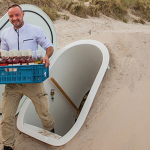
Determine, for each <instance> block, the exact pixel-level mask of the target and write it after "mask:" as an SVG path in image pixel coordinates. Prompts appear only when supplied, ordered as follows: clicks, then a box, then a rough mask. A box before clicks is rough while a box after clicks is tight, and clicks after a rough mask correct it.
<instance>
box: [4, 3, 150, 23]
mask: <svg viewBox="0 0 150 150" xmlns="http://www.w3.org/2000/svg"><path fill="white" fill-rule="evenodd" d="M2 2H4V3H6V2H9V4H10V3H17V4H33V5H36V6H38V7H40V8H41V9H42V10H43V11H45V12H46V13H47V14H48V16H49V17H50V18H51V19H52V20H53V21H54V20H56V19H58V18H59V17H60V15H59V13H58V12H59V11H61V10H63V9H65V10H68V11H69V12H70V13H72V14H73V15H76V16H79V17H82V18H86V17H87V16H88V15H89V16H92V17H99V16H100V14H104V15H106V16H108V17H112V18H114V19H119V20H122V21H124V22H128V17H127V16H128V11H129V10H130V12H131V13H132V14H133V15H135V16H138V17H139V19H138V20H134V22H140V23H143V24H144V23H145V21H149V22H150V0H2ZM85 3H88V6H87V5H85ZM64 18H66V17H64ZM67 18H68V17H67Z"/></svg>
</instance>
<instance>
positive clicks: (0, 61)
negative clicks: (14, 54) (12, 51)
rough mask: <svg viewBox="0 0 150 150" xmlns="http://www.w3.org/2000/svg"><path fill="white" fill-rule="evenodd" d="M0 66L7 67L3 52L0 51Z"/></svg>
mask: <svg viewBox="0 0 150 150" xmlns="http://www.w3.org/2000/svg"><path fill="white" fill-rule="evenodd" d="M0 66H7V62H6V59H5V50H2V51H1V56H0Z"/></svg>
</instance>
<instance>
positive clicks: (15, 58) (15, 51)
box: [13, 50, 20, 71]
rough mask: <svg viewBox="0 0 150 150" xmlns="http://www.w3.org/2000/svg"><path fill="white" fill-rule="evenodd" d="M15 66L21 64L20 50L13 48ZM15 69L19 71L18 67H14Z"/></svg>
mask: <svg viewBox="0 0 150 150" xmlns="http://www.w3.org/2000/svg"><path fill="white" fill-rule="evenodd" d="M13 54H14V55H13V56H14V58H13V66H18V65H20V59H19V58H18V50H13ZM13 71H17V68H13Z"/></svg>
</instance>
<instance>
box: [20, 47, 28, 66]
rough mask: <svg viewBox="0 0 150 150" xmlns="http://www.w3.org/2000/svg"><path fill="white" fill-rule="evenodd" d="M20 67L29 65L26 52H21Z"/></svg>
mask: <svg viewBox="0 0 150 150" xmlns="http://www.w3.org/2000/svg"><path fill="white" fill-rule="evenodd" d="M20 65H27V62H26V57H25V51H24V50H21V59H20Z"/></svg>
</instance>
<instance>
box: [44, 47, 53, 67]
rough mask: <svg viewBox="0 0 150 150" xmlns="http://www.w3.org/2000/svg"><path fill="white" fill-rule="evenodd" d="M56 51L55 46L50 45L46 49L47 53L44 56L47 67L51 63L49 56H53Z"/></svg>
mask: <svg viewBox="0 0 150 150" xmlns="http://www.w3.org/2000/svg"><path fill="white" fill-rule="evenodd" d="M53 52H54V49H53V47H48V48H47V50H46V55H45V56H44V57H43V63H44V64H45V68H46V67H48V66H49V65H50V61H49V58H50V57H51V56H52V54H53Z"/></svg>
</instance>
